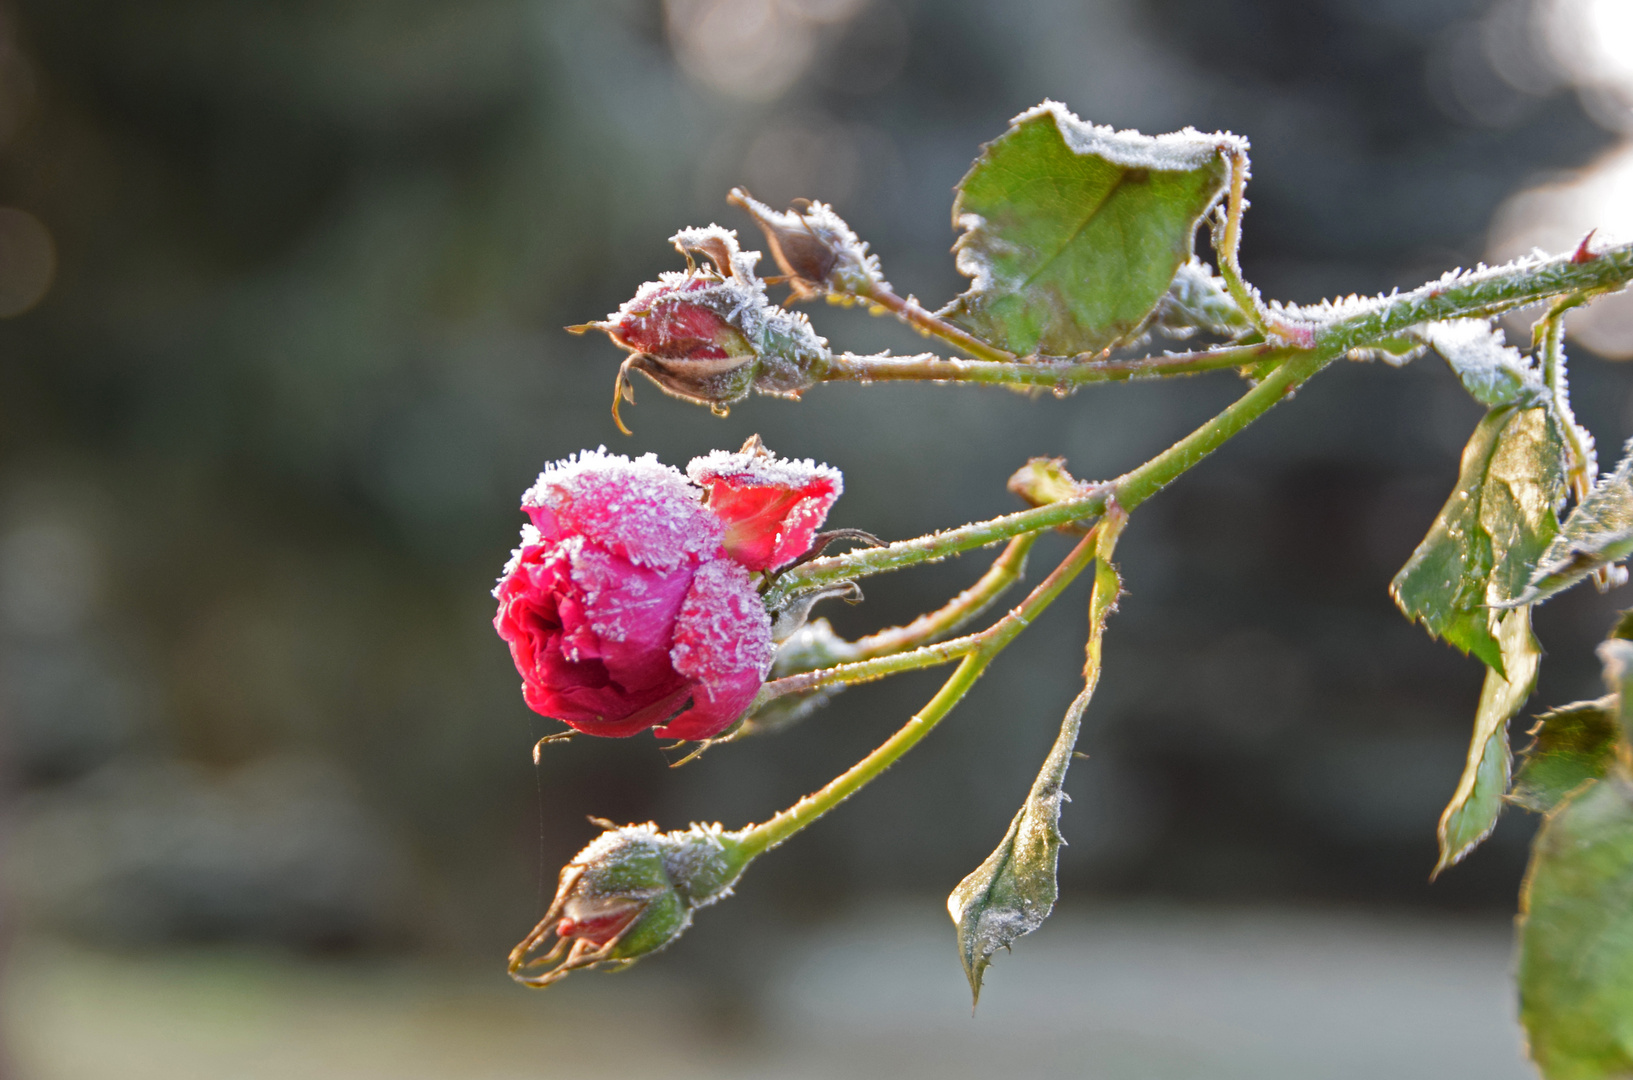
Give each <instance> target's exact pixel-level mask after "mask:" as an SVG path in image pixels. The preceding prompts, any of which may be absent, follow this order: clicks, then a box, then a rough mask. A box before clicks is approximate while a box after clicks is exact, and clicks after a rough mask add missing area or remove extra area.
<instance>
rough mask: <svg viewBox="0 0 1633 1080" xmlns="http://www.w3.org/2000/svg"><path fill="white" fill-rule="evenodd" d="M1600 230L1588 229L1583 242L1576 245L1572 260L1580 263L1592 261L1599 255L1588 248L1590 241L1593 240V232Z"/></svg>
mask: <svg viewBox="0 0 1633 1080" xmlns="http://www.w3.org/2000/svg"><path fill="white" fill-rule="evenodd" d="M1598 231H1599V230H1598V229H1597V228H1593V229H1589V230H1588V235H1586V236H1584V237H1583V238H1582V242H1581V243H1580V244H1578V245H1576V251H1575V252H1574V253H1573V254H1572V255H1571V262H1573V263H1576V264H1578V265H1580V264H1581V263H1590V262H1592V261H1593V260H1595V259H1597V258H1598V257H1599V256H1597V255H1595V254H1594V253H1593V252H1591V251H1589V250H1588V241H1589V240H1592V239H1593V234H1594V233H1596V232H1598Z"/></svg>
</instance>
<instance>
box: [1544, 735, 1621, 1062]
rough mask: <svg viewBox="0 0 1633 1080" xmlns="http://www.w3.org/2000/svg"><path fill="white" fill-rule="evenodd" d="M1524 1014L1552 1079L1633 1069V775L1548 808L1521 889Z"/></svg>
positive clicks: (1617, 774)
mask: <svg viewBox="0 0 1633 1080" xmlns="http://www.w3.org/2000/svg"><path fill="white" fill-rule="evenodd" d="M1520 918H1521V923H1520V930H1519V938H1520V958H1519V989H1520V1021H1521V1023H1523V1024H1524V1025H1525V1031H1526V1035H1527V1038H1528V1043H1529V1049H1530V1053H1531V1058H1532V1060H1534V1061H1535V1062H1536V1063H1537V1066H1538V1068H1539V1069H1540V1070H1541V1071H1542V1075H1543V1076H1544V1077H1545V1078H1546V1080H1609V1078H1612V1077H1627V1076H1633V779H1630V778H1629V776H1628V775H1627V772H1626V770H1625V769H1623V768H1621V767H1618V768H1616V769H1614V770H1613V771H1612V772H1611V773H1610V774H1609V775H1608V776H1607V777H1606V778H1605V779H1604V780H1603V781H1601V782H1599V783H1596V784H1591V785H1589V786H1588V787H1587V788H1586V789H1584V790H1582V791H1579V792H1577V793H1576V794H1574V795H1572V796H1571V797H1570V798H1569V799H1567V800H1566V801H1565V802H1564V803H1563V804H1561V805H1560V807H1559V809H1557V810H1555V811H1554V812H1553V813H1552V814H1550V815H1549V816H1548V818H1547V820H1546V821H1545V822H1544V823H1543V826H1542V828H1541V830H1540V831H1538V833H1537V838H1536V841H1535V843H1534V844H1533V846H1532V850H1531V868H1530V870H1529V872H1528V873H1527V874H1526V879H1525V887H1524V891H1523V892H1522V893H1521V896H1520Z"/></svg>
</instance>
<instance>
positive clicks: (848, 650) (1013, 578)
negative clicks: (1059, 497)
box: [749, 532, 1038, 715]
mask: <svg viewBox="0 0 1633 1080" xmlns="http://www.w3.org/2000/svg"><path fill="white" fill-rule="evenodd" d="M1037 539H1038V534H1037V533H1035V532H1033V533H1023V534H1022V535H1020V536H1017V537H1015V538H1014V539H1013V540H1011V541H1010V542H1009V546H1008V547H1006V548H1004V551H1003V554H1001V555H999V556H998V558H996V559H995V560H993V563H992V565H991V566H990V567H988V568H987V572H986V573H985V574H982V575H981V579H980V580H979V581H977V582H976V583H975V584H974V585H971V586H970V587H969V588H967V589H965V590H964V591H963V592H961V593H959V594H958V595H957V596H955V597H953V598H952V599H951V600H949V601H948V602H947V603H945V604H943V605H942V606H941V607H940V608H937V609H936V610H935V611H932V612H930V613H928V614H926V615H920V616H919V617H918V618H916V619H914V620H913V621H912V622H910V623H908V624H906V625H905V626H893V627H891V628H889V629H888V630H881V631H879V632H878V633H876V634H871V635H869V636H868V637H865V638H860V639H858V640H856V641H852V642H846V643H845V648H844V650H843V651H842V652H839V654H838V656H837V657H836V659H837V660H838V663H835V664H833V665H832V666H830V667H825V668H814V669H811V670H807V671H796V672H795V673H793V674H791V675H786V676H784V677H783V678H781V679H777V680H775V681H773V682H769V683H766V684H765V686H764V687H762V688H761V689H760V693H759V695H758V696H757V697H756V698H755V699H754V704H753V705H751V706H749V713H750V714H751V715H752V714H753V712H754V711H755V710H757V709H759V708H760V707H761V706H762V705H765V704H766V703H768V702H770V701H771V700H773V699H775V698H779V697H784V696H786V695H788V694H799V693H806V692H809V691H811V690H817V689H820V688H822V687H824V686H834V685H838V684H844V685H851V684H854V683H862V682H871V681H873V680H874V679H882V678H884V677H885V676H887V675H894V674H896V673H897V672H900V671H913V670H916V669H918V668H923V667H932V666H934V665H936V664H944V663H947V662H949V661H952V660H956V659H958V658H959V657H960V656H963V655H965V654H966V653H968V652H970V651H971V650H972V649H974V648H975V647H976V646H977V645H979V644H980V643H981V641H982V638H983V635H985V634H990V633H991V632H992V629H991V627H989V628H987V629H986V630H983V631H981V633H979V634H969V635H966V636H965V637H961V638H955V639H953V640H951V641H944V642H941V643H939V644H935V645H930V644H927V643H928V642H932V641H935V639H936V638H939V637H941V636H943V635H944V634H950V633H952V632H953V631H954V630H957V629H958V628H959V627H961V626H963V625H965V624H966V623H968V622H969V621H970V620H972V619H974V618H975V617H976V616H978V615H980V614H981V612H983V611H985V610H986V609H987V608H989V607H991V606H992V603H993V601H995V600H997V599H998V597H999V596H1001V595H1003V593H1004V592H1005V591H1006V590H1007V589H1008V588H1009V587H1010V586H1011V585H1013V584H1014V583H1015V582H1017V581H1019V580H1020V578H1021V574H1022V573H1023V572H1024V571H1025V569H1026V556H1027V553H1028V552H1029V551H1031V549H1032V545H1033V544H1034V543H1036V542H1037ZM837 651H838V650H836V652H837Z"/></svg>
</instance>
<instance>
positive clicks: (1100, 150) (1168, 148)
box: [1009, 98, 1248, 172]
mask: <svg viewBox="0 0 1633 1080" xmlns="http://www.w3.org/2000/svg"><path fill="white" fill-rule="evenodd" d="M1039 116H1048V117H1050V118H1052V119H1053V120H1054V122H1055V126H1056V127H1057V128H1058V129H1059V130H1060V135H1061V138H1062V139H1064V140H1065V142H1066V145H1067V146H1069V147H1071V149H1072V151H1073V152H1074V153H1076V154H1080V155H1089V154H1093V155H1094V156H1096V157H1102V158H1105V159H1106V160H1107V161H1110V162H1113V163H1115V164H1118V165H1121V166H1123V167H1124V168H1129V169H1157V170H1162V171H1167V172H1176V171H1182V170H1188V169H1197V168H1201V167H1202V166H1204V165H1207V164H1208V163H1209V162H1211V161H1212V160H1213V159H1214V158H1216V157H1217V156H1218V155H1219V153H1220V152H1221V151H1234V152H1238V153H1244V154H1245V153H1246V152H1247V146H1248V144H1247V140H1246V139H1244V138H1242V137H1241V136H1240V135H1232V134H1231V133H1230V132H1228V131H1215V132H1213V133H1212V134H1209V135H1205V134H1203V133H1202V132H1200V131H1198V130H1196V128H1193V127H1187V128H1184V129H1182V130H1180V131H1173V132H1169V133H1168V134H1165V135H1154V136H1153V135H1146V134H1143V133H1141V132H1138V131H1134V130H1124V131H1118V130H1117V129H1116V128H1113V127H1111V126H1109V125H1106V124H1091V123H1088V122H1087V121H1085V120H1082V119H1080V118H1079V117H1078V116H1077V114H1076V113H1074V112H1072V110H1071V109H1068V108H1067V107H1066V106H1065V105H1062V104H1061V103H1060V102H1058V101H1054V100H1052V99H1049V98H1045V99H1044V100H1043V101H1042V102H1040V103H1039V104H1037V105H1034V106H1032V107H1031V108H1030V109H1027V110H1026V111H1025V112H1023V113H1021V114H1020V115H1018V116H1016V117H1015V118H1014V119H1012V120H1010V122H1009V126H1010V127H1012V128H1013V127H1019V126H1020V125H1022V124H1024V123H1026V121H1028V120H1032V119H1034V118H1036V117H1039Z"/></svg>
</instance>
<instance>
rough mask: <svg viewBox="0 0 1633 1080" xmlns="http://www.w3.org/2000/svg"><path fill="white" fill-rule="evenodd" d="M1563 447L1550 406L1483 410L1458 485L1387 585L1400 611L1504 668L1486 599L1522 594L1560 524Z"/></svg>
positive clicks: (1488, 663) (1496, 667)
mask: <svg viewBox="0 0 1633 1080" xmlns="http://www.w3.org/2000/svg"><path fill="white" fill-rule="evenodd" d="M1564 455H1565V444H1564V440H1563V435H1562V434H1561V431H1560V427H1559V421H1558V419H1557V418H1556V417H1555V416H1554V413H1553V411H1552V410H1551V409H1548V408H1544V407H1534V408H1525V407H1522V406H1518V405H1504V406H1499V407H1497V408H1494V409H1492V410H1491V411H1490V412H1488V413H1486V415H1485V418H1484V419H1482V420H1481V421H1480V424H1479V426H1478V427H1476V428H1475V429H1474V434H1473V436H1472V437H1470V439H1469V443H1468V446H1467V447H1465V448H1464V450H1463V463H1462V468H1461V470H1460V472H1459V474H1458V477H1457V487H1456V489H1454V490H1453V491H1452V495H1451V498H1450V499H1448V500H1446V505H1445V506H1444V507H1442V508H1441V510H1440V516H1439V517H1437V518H1436V519H1435V523H1434V525H1433V526H1431V527H1430V529H1429V535H1428V536H1426V537H1424V539H1423V542H1422V543H1421V544H1419V545H1418V548H1417V550H1416V551H1414V552H1413V553H1412V557H1411V558H1410V559H1408V560H1407V561H1406V565H1405V566H1404V567H1402V568H1401V572H1400V573H1399V574H1396V575H1395V580H1394V581H1393V582H1392V583H1391V584H1390V593H1391V595H1393V596H1394V597H1395V602H1396V603H1397V604H1399V605H1400V608H1401V610H1402V611H1404V612H1405V613H1406V616H1407V618H1410V619H1418V620H1421V621H1422V623H1423V625H1424V627H1425V628H1426V629H1427V630H1428V631H1429V633H1431V634H1433V635H1435V636H1436V637H1438V638H1441V639H1443V640H1445V641H1447V642H1449V643H1451V644H1452V645H1455V646H1457V647H1458V648H1459V649H1462V650H1463V651H1464V652H1470V653H1473V654H1474V655H1475V656H1478V657H1479V658H1480V659H1481V660H1483V661H1485V663H1486V666H1487V667H1490V668H1492V669H1494V670H1495V671H1497V673H1498V674H1503V673H1504V668H1503V658H1502V650H1501V648H1500V647H1499V646H1498V644H1497V639H1496V637H1495V635H1494V634H1493V633H1492V626H1493V624H1494V623H1495V621H1496V614H1497V613H1495V612H1492V611H1490V610H1489V607H1490V605H1494V604H1506V603H1508V602H1510V601H1513V600H1515V598H1516V597H1517V596H1518V594H1520V593H1521V592H1522V591H1524V589H1525V587H1526V583H1527V582H1528V581H1529V580H1530V577H1531V572H1532V569H1533V568H1534V567H1535V566H1536V564H1537V560H1538V558H1540V557H1541V555H1542V552H1543V550H1544V549H1545V548H1547V546H1548V543H1549V541H1551V540H1552V539H1553V538H1554V534H1555V532H1557V530H1558V528H1559V525H1558V519H1557V518H1556V517H1555V515H1554V507H1555V506H1556V505H1557V504H1558V501H1559V499H1560V496H1561V494H1562V493H1563V491H1564V483H1565V461H1564Z"/></svg>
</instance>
